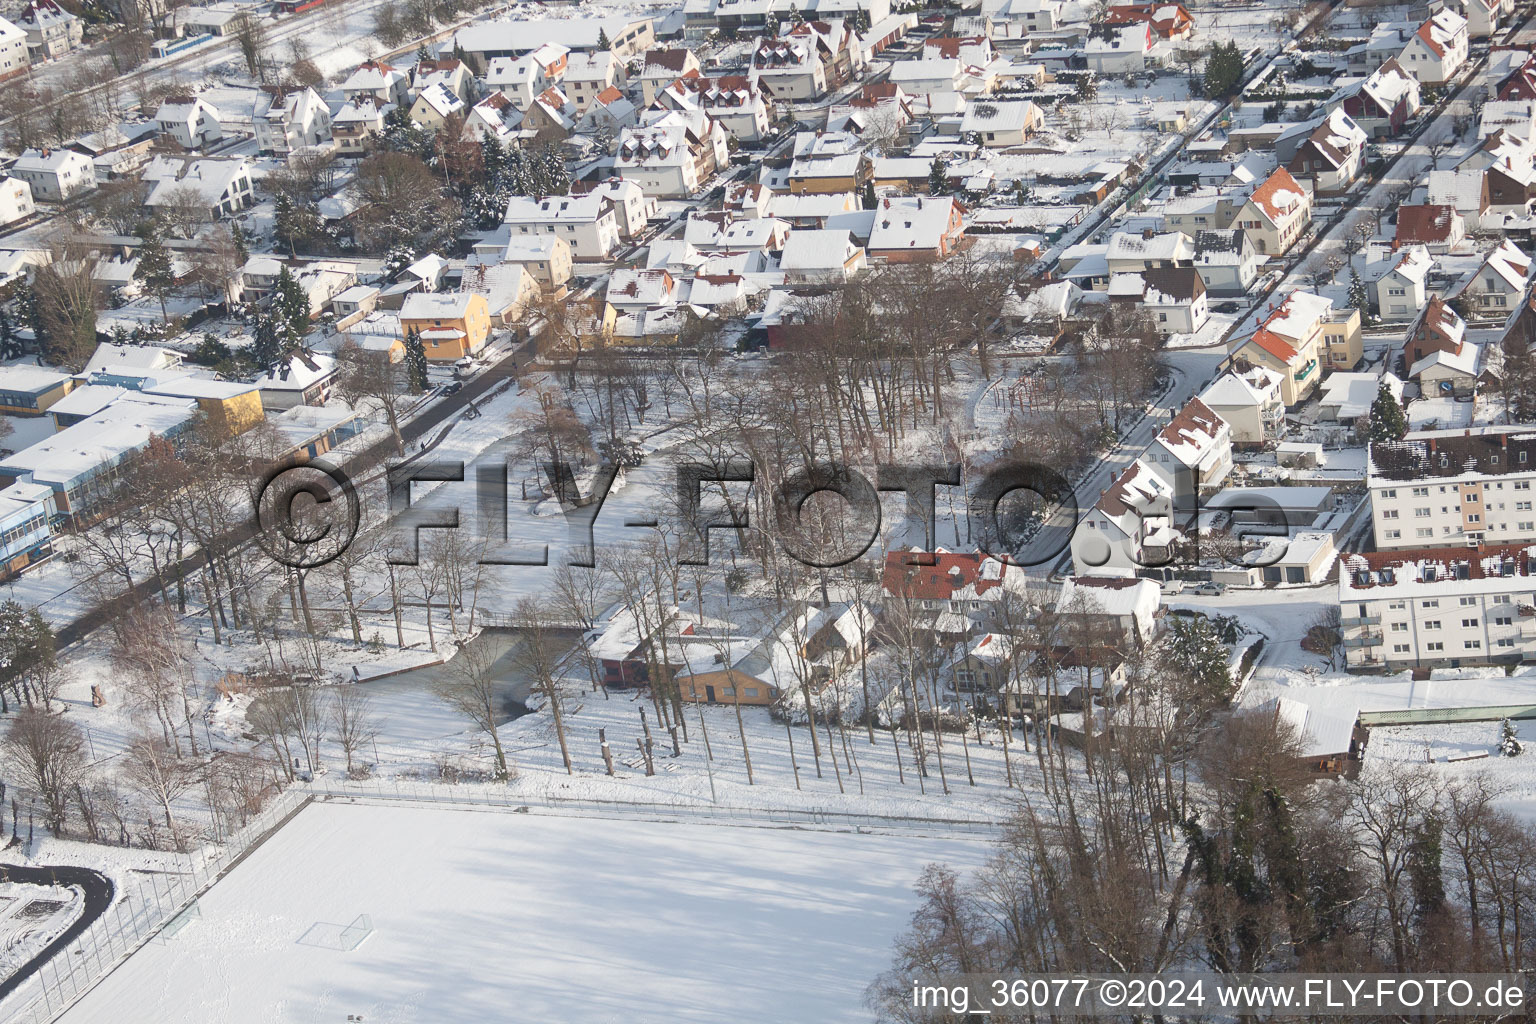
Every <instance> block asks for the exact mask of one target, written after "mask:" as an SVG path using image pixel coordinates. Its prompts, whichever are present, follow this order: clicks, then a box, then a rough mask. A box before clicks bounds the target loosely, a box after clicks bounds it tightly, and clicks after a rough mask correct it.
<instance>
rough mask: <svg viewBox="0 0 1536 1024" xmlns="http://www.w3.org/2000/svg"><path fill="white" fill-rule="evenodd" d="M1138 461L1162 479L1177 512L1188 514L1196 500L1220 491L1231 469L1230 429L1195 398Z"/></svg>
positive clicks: (1149, 445)
mask: <svg viewBox="0 0 1536 1024" xmlns="http://www.w3.org/2000/svg"><path fill="white" fill-rule="evenodd" d="M1141 461H1142V462H1144V463H1146V465H1147V468H1149V469H1151V470H1152V472H1153V473H1156V474H1157V475H1158V476H1159V477H1161V478H1162V479H1163V481H1164V482H1165V483H1167V485H1168V489H1169V493H1170V495H1171V496H1172V501H1173V508H1174V510H1175V511H1176V512H1177V513H1183V514H1186V515H1192V514H1194V512H1195V509H1196V507H1197V504H1198V499H1200V498H1203V497H1206V496H1209V495H1211V494H1214V493H1216V491H1218V490H1220V489H1221V487H1222V485H1223V484H1224V483H1225V481H1226V479H1227V477H1228V476H1229V475H1231V472H1232V428H1231V426H1230V425H1228V423H1227V422H1226V420H1223V419H1222V418H1221V417H1220V416H1219V415H1217V414H1216V413H1215V412H1213V411H1212V410H1211V408H1210V406H1208V405H1206V404H1205V403H1204V402H1202V401H1201V400H1200V399H1198V398H1191V399H1190V400H1189V401H1188V402H1187V403H1185V405H1184V408H1183V409H1180V410H1179V413H1178V415H1176V416H1174V417H1173V418H1172V419H1171V420H1169V421H1168V425H1167V426H1165V427H1164V428H1163V429H1162V430H1160V431H1158V432H1157V434H1156V435H1155V436H1154V437H1153V438H1152V442H1151V443H1150V444H1148V445H1147V450H1146V451H1145V452H1143V453H1142V456H1141Z"/></svg>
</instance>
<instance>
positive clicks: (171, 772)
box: [118, 732, 202, 851]
mask: <svg viewBox="0 0 1536 1024" xmlns="http://www.w3.org/2000/svg"><path fill="white" fill-rule="evenodd" d="M200 767H201V766H200V765H199V764H198V763H197V762H196V761H190V760H185V759H183V758H181V757H178V756H177V754H176V751H175V749H174V748H172V747H171V745H170V744H168V743H166V742H165V740H164V739H163V738H162V737H159V736H152V735H150V734H149V733H144V732H136V733H134V734H133V735H131V736H129V737H128V746H127V747H126V748H125V749H124V751H123V756H122V758H121V759H120V760H119V762H118V773H119V774H120V775H122V777H123V778H124V779H125V780H126V781H127V783H128V785H130V786H131V787H133V789H134V790H136V791H137V792H138V793H139V794H140V795H141V796H143V797H144V798H145V799H146V800H151V801H153V802H154V803H155V804H157V805H158V806H159V808H160V811H161V813H162V814H164V815H165V827H166V829H167V830H168V831H169V832H170V833H171V841H172V842H174V843H175V844H176V849H177V850H180V851H185V850H186V848H187V843H186V834H185V833H184V832H183V830H182V829H181V827H180V826H179V825H178V824H177V822H176V816H175V812H174V811H173V810H172V809H171V805H172V804H174V803H175V802H176V800H177V798H179V797H180V796H181V795H182V794H183V793H185V792H186V791H187V790H189V789H191V788H192V787H193V786H195V785H197V784H198V783H199V782H201V781H202V777H201V776H202V773H201V770H200Z"/></svg>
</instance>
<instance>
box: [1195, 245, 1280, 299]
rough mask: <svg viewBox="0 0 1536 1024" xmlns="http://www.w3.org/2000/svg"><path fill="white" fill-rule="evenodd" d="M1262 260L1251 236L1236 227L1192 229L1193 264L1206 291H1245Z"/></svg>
mask: <svg viewBox="0 0 1536 1024" xmlns="http://www.w3.org/2000/svg"><path fill="white" fill-rule="evenodd" d="M1263 262H1264V258H1263V257H1262V256H1260V255H1259V250H1258V249H1257V248H1255V247H1254V244H1253V239H1252V238H1250V237H1249V236H1248V233H1247V232H1246V231H1243V230H1242V229H1240V228H1227V229H1226V230H1216V229H1210V230H1199V231H1196V232H1195V237H1194V256H1193V263H1194V268H1195V271H1196V272H1197V273H1198V274H1199V275H1200V280H1202V281H1204V282H1205V290H1206V293H1207V294H1209V295H1215V296H1229V295H1247V294H1248V289H1249V288H1251V287H1252V286H1253V282H1254V281H1255V280H1256V279H1257V278H1258V276H1259V267H1260V265H1261V264H1263Z"/></svg>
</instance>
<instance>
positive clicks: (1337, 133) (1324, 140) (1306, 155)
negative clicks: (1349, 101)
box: [1286, 108, 1367, 195]
mask: <svg viewBox="0 0 1536 1024" xmlns="http://www.w3.org/2000/svg"><path fill="white" fill-rule="evenodd" d="M1366 138H1367V136H1366V133H1365V129H1363V128H1361V127H1360V126H1359V125H1358V124H1356V123H1355V121H1354V119H1353V118H1351V117H1350V116H1349V115H1348V114H1346V113H1345V112H1344V111H1343V110H1340V109H1338V108H1335V109H1333V110H1331V111H1329V112H1328V114H1327V115H1325V116H1324V117H1323V120H1322V123H1321V124H1319V125H1318V126H1317V127H1316V128H1315V129H1313V131H1312V134H1311V135H1309V136H1308V137H1307V140H1306V142H1304V143H1302V145H1301V146H1300V147H1299V148H1298V149H1297V150H1296V155H1295V156H1293V157H1291V160H1290V163H1289V164H1287V167H1286V169H1287V170H1289V171H1290V172H1291V177H1293V178H1295V179H1296V180H1297V181H1301V182H1306V183H1308V184H1310V185H1311V187H1312V191H1313V193H1314V194H1315V195H1329V194H1332V193H1337V192H1342V191H1344V190H1345V189H1347V188H1349V186H1350V185H1351V184H1353V183H1354V180H1355V179H1356V178H1357V177H1359V175H1360V170H1361V167H1362V166H1363V165H1364V162H1365V142H1366Z"/></svg>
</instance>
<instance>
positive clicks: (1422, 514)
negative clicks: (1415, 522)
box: [1413, 508, 1429, 519]
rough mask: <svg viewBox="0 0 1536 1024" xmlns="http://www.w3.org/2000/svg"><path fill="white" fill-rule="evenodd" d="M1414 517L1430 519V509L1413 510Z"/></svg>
mask: <svg viewBox="0 0 1536 1024" xmlns="http://www.w3.org/2000/svg"><path fill="white" fill-rule="evenodd" d="M1413 517H1414V518H1415V519H1428V518H1429V509H1428V508H1416V509H1414V510H1413Z"/></svg>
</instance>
